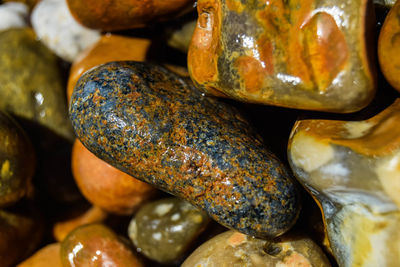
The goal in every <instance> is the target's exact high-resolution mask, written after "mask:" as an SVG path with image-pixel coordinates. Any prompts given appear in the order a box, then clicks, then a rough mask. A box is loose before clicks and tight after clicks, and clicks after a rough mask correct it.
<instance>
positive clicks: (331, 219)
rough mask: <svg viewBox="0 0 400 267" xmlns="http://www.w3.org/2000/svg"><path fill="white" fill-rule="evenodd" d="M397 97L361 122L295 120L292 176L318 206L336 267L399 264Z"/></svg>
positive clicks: (399, 109)
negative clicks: (379, 111) (383, 108)
mask: <svg viewBox="0 0 400 267" xmlns="http://www.w3.org/2000/svg"><path fill="white" fill-rule="evenodd" d="M399 123H400V100H396V102H395V103H394V104H392V105H391V106H389V107H388V108H387V109H385V110H384V111H382V112H381V113H379V114H378V115H376V116H374V117H372V118H370V119H367V120H363V121H334V120H311V119H310V120H300V121H298V122H297V123H296V125H295V126H294V128H293V131H292V134H291V138H290V141H289V147H288V156H289V161H290V164H291V166H292V169H293V171H294V174H295V175H296V177H297V178H298V180H299V181H300V182H301V183H302V184H303V186H304V187H305V188H306V189H307V190H308V191H309V192H310V193H311V194H312V196H313V197H314V199H315V200H316V201H317V203H318V204H319V206H320V208H321V211H322V214H323V219H324V222H325V226H326V232H327V235H328V239H329V244H330V246H331V249H332V251H333V254H334V256H335V258H336V260H337V262H338V263H339V266H382V267H383V266H393V267H394V266H397V265H398V263H399V262H400V254H399V253H398V249H399V247H400V234H399V232H398V229H399V226H400V210H399V208H400V197H399V196H400V195H399V190H400V125H399Z"/></svg>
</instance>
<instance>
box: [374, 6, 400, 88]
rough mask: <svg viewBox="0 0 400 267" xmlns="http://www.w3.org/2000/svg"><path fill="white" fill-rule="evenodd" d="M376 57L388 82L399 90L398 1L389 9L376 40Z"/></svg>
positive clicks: (399, 34)
mask: <svg viewBox="0 0 400 267" xmlns="http://www.w3.org/2000/svg"><path fill="white" fill-rule="evenodd" d="M378 58H379V63H380V66H381V70H382V73H383V75H384V76H385V78H386V79H387V80H388V82H389V83H390V84H391V85H392V86H393V87H394V88H395V89H396V90H397V91H400V1H397V2H396V4H395V5H394V6H393V7H392V9H390V11H389V14H388V15H387V16H386V19H385V22H384V23H383V26H382V29H381V32H380V34H379V41H378Z"/></svg>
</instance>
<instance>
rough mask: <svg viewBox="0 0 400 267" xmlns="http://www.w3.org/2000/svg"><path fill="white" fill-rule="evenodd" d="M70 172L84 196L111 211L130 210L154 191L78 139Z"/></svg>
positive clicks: (94, 203)
mask: <svg viewBox="0 0 400 267" xmlns="http://www.w3.org/2000/svg"><path fill="white" fill-rule="evenodd" d="M72 173H73V175H74V178H75V181H76V183H77V185H78V187H79V189H80V190H81V192H82V194H83V195H84V196H85V198H86V199H88V200H89V201H90V202H91V203H92V204H93V205H96V206H98V207H100V208H102V209H104V210H106V211H108V212H110V213H116V214H121V215H123V214H125V215H129V214H132V213H133V212H134V211H135V210H136V209H137V208H138V207H139V206H140V205H141V204H142V203H143V202H145V201H146V200H147V199H149V198H150V197H152V196H153V195H154V193H155V192H156V189H155V188H154V187H152V186H151V185H149V184H147V183H144V182H142V181H139V180H137V179H135V178H134V177H132V176H130V175H128V174H126V173H124V172H122V171H120V170H118V169H116V168H114V167H113V166H111V165H109V164H108V163H107V162H105V161H103V160H101V159H99V158H98V157H96V156H95V155H94V154H93V153H92V152H90V151H89V150H87V149H86V148H85V147H84V146H83V145H82V143H81V142H80V141H79V140H76V141H75V143H74V146H73V148H72Z"/></svg>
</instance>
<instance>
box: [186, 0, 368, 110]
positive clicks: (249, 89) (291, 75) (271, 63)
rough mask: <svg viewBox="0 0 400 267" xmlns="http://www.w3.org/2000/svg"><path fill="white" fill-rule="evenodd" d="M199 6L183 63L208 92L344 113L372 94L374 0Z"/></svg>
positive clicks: (205, 0) (210, 1)
mask: <svg viewBox="0 0 400 267" xmlns="http://www.w3.org/2000/svg"><path fill="white" fill-rule="evenodd" d="M197 10H198V14H199V17H198V20H197V26H196V29H195V31H194V34H193V38H192V41H191V44H190V47H189V53H188V67H189V72H190V75H191V78H192V79H193V81H194V82H195V83H196V84H197V85H199V87H200V88H203V89H204V90H205V91H207V92H209V93H211V94H213V95H216V96H225V97H229V98H233V99H236V100H240V101H244V102H251V103H260V104H268V105H276V106H283V107H289V108H299V109H309V110H319V111H328V112H341V113H346V112H353V111H357V110H360V109H362V108H363V107H365V106H366V105H367V104H368V103H369V102H370V100H371V99H372V98H373V96H374V92H375V71H374V67H375V65H374V64H375V61H374V60H373V55H374V50H372V49H370V46H371V45H373V44H374V40H373V39H372V38H371V36H373V32H374V31H373V30H374V18H375V17H374V15H373V6H372V1H367V0H354V1H341V0H329V1H315V0H301V1H300V0H291V1H281V0H270V1H250V0H198V1H197ZM371 13H372V14H371Z"/></svg>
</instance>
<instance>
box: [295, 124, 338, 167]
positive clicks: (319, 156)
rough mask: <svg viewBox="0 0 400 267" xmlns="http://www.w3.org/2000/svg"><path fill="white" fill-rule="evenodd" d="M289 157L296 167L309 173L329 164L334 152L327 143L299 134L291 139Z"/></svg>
mask: <svg viewBox="0 0 400 267" xmlns="http://www.w3.org/2000/svg"><path fill="white" fill-rule="evenodd" d="M290 155H291V158H292V160H293V162H294V163H295V164H296V166H298V167H300V168H302V169H303V170H305V171H306V172H311V171H313V170H315V169H318V168H319V167H321V166H322V165H324V164H326V163H327V162H329V161H330V160H331V159H332V158H333V156H334V151H333V148H332V147H331V146H330V145H329V144H328V143H323V142H321V141H318V140H317V139H316V138H314V137H312V136H310V135H307V134H305V133H303V132H300V133H298V134H296V135H295V136H294V137H293V141H292V145H291V150H290Z"/></svg>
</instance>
